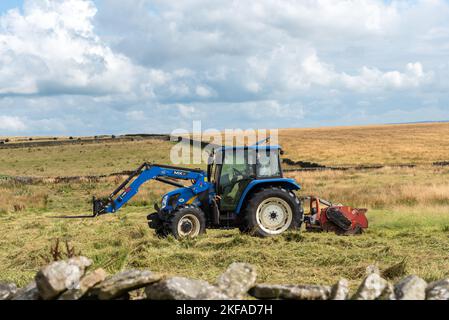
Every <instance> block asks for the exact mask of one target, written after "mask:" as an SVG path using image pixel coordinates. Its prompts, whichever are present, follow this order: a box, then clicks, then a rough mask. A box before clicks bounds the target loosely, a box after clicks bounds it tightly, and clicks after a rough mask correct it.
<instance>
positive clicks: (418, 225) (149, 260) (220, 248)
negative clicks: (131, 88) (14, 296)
mask: <svg viewBox="0 0 449 320" xmlns="http://www.w3.org/2000/svg"><path fill="white" fill-rule="evenodd" d="M280 143H281V144H282V146H283V148H284V149H285V152H286V154H285V156H286V157H288V158H291V159H293V160H304V161H314V162H319V163H322V164H327V165H330V164H332V165H334V164H351V165H357V164H371V163H376V164H379V163H380V164H392V163H417V164H422V165H420V166H419V167H416V168H390V167H386V168H384V169H379V170H365V171H358V170H349V171H319V172H289V173H288V175H289V176H291V177H294V178H296V179H297V180H298V182H300V183H301V184H302V186H303V191H301V192H300V194H303V195H305V194H317V195H320V196H322V197H324V198H329V199H330V200H333V201H338V202H342V203H345V204H348V205H353V206H360V207H367V208H368V209H369V212H368V218H369V220H370V228H369V229H368V231H367V232H366V233H365V234H363V235H362V236H360V237H342V236H336V235H334V234H324V233H322V234H317V233H306V232H304V231H302V232H290V233H286V234H284V235H283V236H280V237H276V238H270V239H260V238H254V237H250V236H247V235H241V234H239V232H238V231H234V230H230V231H221V230H208V232H207V234H206V235H204V236H201V237H200V238H198V239H187V240H184V241H175V240H174V239H172V238H168V239H158V238H156V237H155V235H154V233H153V231H152V230H150V229H149V228H148V227H147V225H146V215H147V214H148V213H150V212H151V207H152V204H153V202H155V201H159V200H160V196H161V195H162V194H163V193H164V192H166V191H168V190H169V188H168V187H167V186H165V185H161V184H158V183H157V182H150V183H148V184H147V185H145V186H144V187H143V188H142V190H141V192H140V193H139V194H138V195H137V196H136V197H135V198H134V199H133V201H132V202H131V203H130V204H129V205H128V206H126V207H125V208H123V210H121V211H120V212H119V214H116V215H111V216H104V217H101V218H99V219H95V220H94V219H86V220H62V219H54V218H52V216H54V215H59V214H80V213H90V210H91V207H90V201H91V196H92V195H94V194H95V195H99V196H101V195H106V194H108V193H109V192H110V191H111V190H112V189H113V188H114V187H115V186H116V185H117V184H119V183H120V182H121V181H122V180H123V179H124V178H125V177H108V178H101V179H98V180H97V179H94V180H89V179H85V180H82V181H80V182H76V183H67V182H64V183H54V182H51V181H48V182H42V183H37V184H24V183H13V182H11V180H7V179H0V233H1V234H2V237H1V238H0V248H1V250H0V279H1V280H10V281H15V282H17V283H18V284H20V285H24V284H26V283H27V282H28V281H29V280H30V279H31V278H32V277H33V275H34V273H35V272H36V270H37V269H38V268H39V267H40V266H41V265H42V264H44V259H43V258H42V255H46V254H47V253H48V252H49V247H50V245H51V244H52V243H53V242H54V240H55V239H56V238H61V239H67V240H69V241H70V243H71V244H72V245H74V246H75V247H76V249H77V250H80V251H81V253H82V254H84V255H86V256H89V257H91V258H92V259H93V260H94V262H95V264H96V265H97V266H102V267H105V268H106V269H107V270H108V271H110V272H116V271H118V270H120V269H124V268H129V267H136V268H147V269H150V270H154V271H159V272H163V273H166V274H177V275H184V276H193V277H198V278H202V279H205V280H209V281H213V280H214V279H215V278H216V277H217V275H218V274H219V273H220V272H222V271H223V269H224V268H226V266H227V265H228V264H230V263H231V262H233V261H246V262H250V263H253V264H255V265H256V266H257V268H258V271H259V281H266V282H271V283H329V284H331V283H332V282H334V281H336V280H338V278H339V277H346V278H348V279H349V280H350V282H351V284H352V285H353V286H355V285H356V283H357V282H358V281H360V279H361V278H362V277H363V275H364V270H365V267H366V266H367V265H368V264H372V263H374V264H378V265H379V267H380V268H381V270H386V269H388V268H389V267H391V266H394V265H397V264H399V265H400V266H402V267H403V268H402V269H405V270H401V268H399V271H397V272H393V273H390V275H389V276H390V277H393V278H394V277H401V276H402V275H403V274H404V273H415V274H418V275H420V276H422V277H424V278H425V279H426V280H429V281H430V280H434V279H438V278H442V277H445V276H449V263H448V261H449V251H448V250H447V248H448V247H449V167H435V166H431V165H429V164H431V163H432V162H434V161H444V160H449V148H448V147H449V124H426V125H403V126H399V125H395V126H376V127H353V128H350V127H349V128H325V129H288V130H281V132H280ZM404 143H405V144H406V145H405V146H403V147H401V145H403V144H404ZM172 145H173V144H172V143H170V142H164V141H156V140H154V141H153V140H145V141H134V142H114V143H104V144H95V145H89V144H86V145H74V146H59V147H42V148H29V149H28V148H25V149H0V176H1V175H17V176H26V175H29V176H50V177H51V176H69V175H92V174H95V175H97V174H107V173H112V172H117V171H121V170H130V169H133V168H135V167H137V166H138V165H139V164H140V163H141V162H142V161H144V160H145V161H155V162H161V163H169V158H170V157H169V150H170V148H171V146H172ZM312 151H313V152H312Z"/></svg>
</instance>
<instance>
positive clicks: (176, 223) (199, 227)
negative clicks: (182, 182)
mask: <svg viewBox="0 0 449 320" xmlns="http://www.w3.org/2000/svg"><path fill="white" fill-rule="evenodd" d="M169 228H170V232H171V233H172V234H173V236H174V237H175V238H176V239H182V238H194V237H197V236H199V235H201V234H203V233H204V232H205V230H206V217H205V214H204V212H203V211H202V210H201V209H200V208H198V207H196V206H193V205H187V206H185V207H181V208H179V209H176V210H175V212H173V215H172V217H171V219H170V223H169Z"/></svg>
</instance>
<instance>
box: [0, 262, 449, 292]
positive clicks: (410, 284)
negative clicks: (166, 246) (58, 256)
mask: <svg viewBox="0 0 449 320" xmlns="http://www.w3.org/2000/svg"><path fill="white" fill-rule="evenodd" d="M91 265H92V261H91V260H90V259H88V258H86V257H75V258H71V259H68V260H64V261H56V262H53V263H50V264H49V265H47V266H45V267H43V268H42V269H41V270H39V271H38V272H37V274H36V276H35V278H34V281H32V282H31V283H30V284H28V285H27V286H26V287H23V288H17V286H16V285H15V284H13V283H6V282H0V300H79V299H90V300H111V299H136V300H137V299H150V300H167V299H171V300H235V299H247V298H256V299H290V300H292V299H293V300H347V299H354V300H379V299H382V300H425V299H428V300H449V278H448V279H442V280H440V281H435V282H432V283H427V282H426V281H424V280H423V279H421V278H420V277H418V276H415V275H409V276H407V277H405V278H403V279H402V280H400V281H398V282H397V283H395V284H393V283H391V282H389V281H387V280H386V279H383V278H382V276H381V275H380V273H379V270H378V268H376V267H374V266H369V267H368V268H367V271H366V276H365V278H364V279H363V281H362V282H361V283H360V285H359V287H358V288H357V290H356V291H355V292H352V293H351V292H350V289H349V282H348V280H346V279H340V280H339V281H338V282H337V283H335V284H334V285H332V286H327V285H304V284H291V285H285V284H266V283H257V272H256V268H255V267H254V266H252V265H250V264H247V263H237V262H236V263H233V264H231V265H230V266H229V267H228V268H227V270H225V271H224V273H223V274H221V275H220V276H219V277H218V278H217V280H216V282H215V283H208V282H206V281H204V280H197V279H190V278H185V277H178V276H175V277H167V276H164V275H161V274H158V273H154V272H151V271H148V270H135V269H130V270H125V271H122V272H119V273H117V274H114V275H107V273H106V271H105V270H103V269H101V268H98V269H95V270H90V269H89V268H90V267H91Z"/></svg>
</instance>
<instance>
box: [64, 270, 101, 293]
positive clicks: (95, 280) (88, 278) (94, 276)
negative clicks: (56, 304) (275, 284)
mask: <svg viewBox="0 0 449 320" xmlns="http://www.w3.org/2000/svg"><path fill="white" fill-rule="evenodd" d="M106 276H107V273H106V271H104V270H103V269H101V268H100V269H97V270H95V271H92V272H89V273H88V274H86V275H85V276H84V277H83V278H81V280H80V282H79V283H78V285H77V286H76V287H75V288H72V289H69V290H67V291H66V292H64V293H63V294H62V295H61V296H60V297H59V300H78V299H80V298H81V297H83V296H84V295H85V294H86V292H87V291H88V290H89V289H91V288H93V287H94V286H95V285H97V284H99V283H100V282H101V281H103V280H104V279H106Z"/></svg>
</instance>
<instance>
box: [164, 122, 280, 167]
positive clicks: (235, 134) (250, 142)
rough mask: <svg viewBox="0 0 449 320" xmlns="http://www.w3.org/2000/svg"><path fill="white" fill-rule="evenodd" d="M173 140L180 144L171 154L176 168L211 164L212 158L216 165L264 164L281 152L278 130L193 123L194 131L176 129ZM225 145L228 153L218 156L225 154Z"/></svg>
mask: <svg viewBox="0 0 449 320" xmlns="http://www.w3.org/2000/svg"><path fill="white" fill-rule="evenodd" d="M170 141H172V142H177V143H176V144H175V145H174V146H173V147H172V149H171V151H170V160H171V162H172V163H173V164H175V165H181V164H184V165H185V164H204V163H210V161H211V157H214V163H216V164H221V162H222V161H224V162H225V163H227V162H232V163H235V164H255V163H256V162H258V163H262V164H263V163H269V162H270V158H271V157H272V156H273V153H274V152H278V150H279V149H278V148H277V146H278V143H279V135H278V130H277V129H257V130H256V129H224V130H218V129H210V128H208V129H203V127H202V125H201V121H193V123H192V128H191V129H190V128H189V129H176V130H174V131H173V132H172V133H171V135H170ZM222 146H225V147H226V148H227V149H226V150H227V151H226V152H225V155H223V156H217V154H220V155H222V153H221V150H222V148H221V147H222ZM260 150H262V152H261V151H260ZM229 151H232V152H229ZM256 151H257V152H256Z"/></svg>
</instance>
